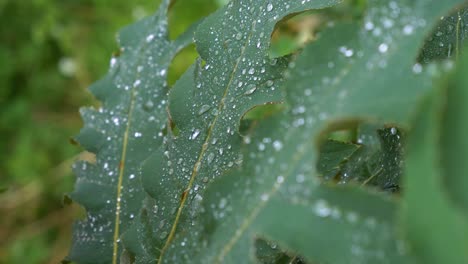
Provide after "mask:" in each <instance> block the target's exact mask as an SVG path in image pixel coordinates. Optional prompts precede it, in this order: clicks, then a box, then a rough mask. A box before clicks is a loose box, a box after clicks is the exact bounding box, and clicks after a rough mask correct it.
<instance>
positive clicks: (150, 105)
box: [143, 100, 154, 111]
mask: <svg viewBox="0 0 468 264" xmlns="http://www.w3.org/2000/svg"><path fill="white" fill-rule="evenodd" d="M153 107H154V103H153V101H151V100H148V101H146V103H145V104H144V105H143V109H145V110H146V111H150V110H152V109H153Z"/></svg>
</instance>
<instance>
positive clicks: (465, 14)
mask: <svg viewBox="0 0 468 264" xmlns="http://www.w3.org/2000/svg"><path fill="white" fill-rule="evenodd" d="M467 24H468V7H467V5H466V4H464V6H463V7H460V8H457V9H455V10H454V11H453V12H451V14H449V15H448V16H443V17H441V19H440V22H439V23H438V25H437V27H436V28H435V29H434V31H433V32H432V33H431V34H430V35H429V38H428V39H427V40H426V42H425V43H424V47H423V49H422V51H421V54H420V56H419V60H420V61H421V62H424V63H428V62H431V61H433V60H441V59H453V58H458V57H459V55H460V53H461V51H462V48H463V46H464V45H466V42H465V40H466V39H467V37H468V27H467Z"/></svg>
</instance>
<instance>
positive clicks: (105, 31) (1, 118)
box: [0, 0, 365, 264]
mask: <svg viewBox="0 0 468 264" xmlns="http://www.w3.org/2000/svg"><path fill="white" fill-rule="evenodd" d="M159 2H160V1H157V0H133V1H127V0H113V1H106V0H24V1H23V0H0V25H1V26H0V149H1V150H2V151H1V152H0V264H3V263H6V264H17V263H18V264H19V263H21V264H23V263H28V264H34V263H59V262H60V261H61V260H62V259H63V258H64V257H65V256H66V254H67V251H68V247H69V245H70V239H71V234H72V230H71V227H72V224H73V221H74V219H76V218H77V216H78V215H80V214H82V213H83V212H82V209H80V208H79V207H78V206H77V205H74V204H71V205H70V204H68V205H67V204H65V203H64V202H63V201H64V199H63V197H64V194H66V193H68V192H71V191H72V189H73V181H74V177H73V175H72V173H71V171H70V167H71V164H72V163H73V162H74V161H75V160H76V159H87V158H92V155H91V154H89V153H85V152H82V150H81V149H80V147H77V146H74V145H72V144H70V143H69V139H70V138H71V137H73V136H74V135H76V134H77V133H78V131H79V129H80V128H81V127H82V122H81V119H80V116H79V113H78V109H79V107H81V106H85V105H97V104H98V102H96V101H94V99H93V97H92V96H91V94H90V93H89V92H88V91H87V90H86V89H87V87H88V86H89V85H90V84H91V83H92V82H94V81H96V80H97V79H99V78H100V77H101V76H103V75H104V74H105V73H106V71H107V68H108V65H109V59H110V57H111V54H112V52H113V51H115V50H117V49H118V46H117V44H116V41H115V35H116V32H117V31H118V30H119V29H120V28H122V27H123V26H125V25H127V24H130V23H132V22H134V21H136V20H138V19H140V18H142V17H144V16H147V15H149V14H151V13H153V12H154V11H155V10H156V9H157V6H158V4H159ZM226 2H227V0H178V1H177V2H175V4H174V5H173V6H172V8H171V12H170V19H169V24H170V32H171V38H174V37H176V36H177V35H178V34H180V33H181V32H183V31H184V30H185V29H186V28H187V27H188V26H189V25H190V24H191V23H192V22H194V21H196V20H198V19H199V18H201V17H203V16H205V15H207V14H209V13H211V12H212V11H214V10H215V9H216V8H218V7H219V6H221V5H223V4H225V3H226ZM347 2H349V3H350V4H349V5H347V7H348V8H349V9H348V8H347V7H346V6H344V7H343V6H342V7H343V8H344V10H338V11H337V9H334V10H335V11H337V12H339V13H341V14H343V13H345V14H354V15H356V14H361V12H360V11H361V10H360V9H361V8H362V6H363V3H364V2H365V1H364V0H350V1H347ZM328 14H329V15H333V12H330V13H328ZM310 15H311V14H309V15H304V16H299V17H297V18H295V19H293V20H291V21H286V22H284V23H282V24H280V25H278V27H277V29H276V31H275V33H274V34H273V36H272V40H273V45H272V47H271V55H272V56H279V55H282V54H286V53H289V52H291V51H294V50H296V49H297V47H299V45H301V44H302V43H304V42H306V41H310V40H312V39H313V38H314V29H316V28H317V27H318V24H320V21H323V19H320V18H321V15H319V16H314V15H312V16H310ZM322 15H323V13H322ZM195 57H196V52H195V49H194V46H193V45H192V46H190V47H189V48H186V49H185V50H184V51H182V52H181V54H179V55H178V57H176V59H175V60H174V62H173V64H172V66H171V69H170V71H169V73H170V74H169V77H168V78H169V82H170V83H173V82H174V81H175V79H176V78H177V76H179V75H180V74H181V73H182V72H183V71H184V70H185V69H186V68H187V67H188V66H189V65H190V64H191V63H192V62H193V61H194V60H195Z"/></svg>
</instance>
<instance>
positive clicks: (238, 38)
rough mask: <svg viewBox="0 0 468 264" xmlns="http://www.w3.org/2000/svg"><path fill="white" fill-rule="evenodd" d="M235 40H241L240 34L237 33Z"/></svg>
mask: <svg viewBox="0 0 468 264" xmlns="http://www.w3.org/2000/svg"><path fill="white" fill-rule="evenodd" d="M236 39H237V40H241V39H242V33H240V32H239V33H237V34H236Z"/></svg>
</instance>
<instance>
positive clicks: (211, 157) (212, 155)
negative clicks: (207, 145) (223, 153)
mask: <svg viewBox="0 0 468 264" xmlns="http://www.w3.org/2000/svg"><path fill="white" fill-rule="evenodd" d="M214 158H215V154H214V153H213V152H212V153H210V154H208V157H207V158H206V160H207V161H208V164H211V162H213V160H214Z"/></svg>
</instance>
